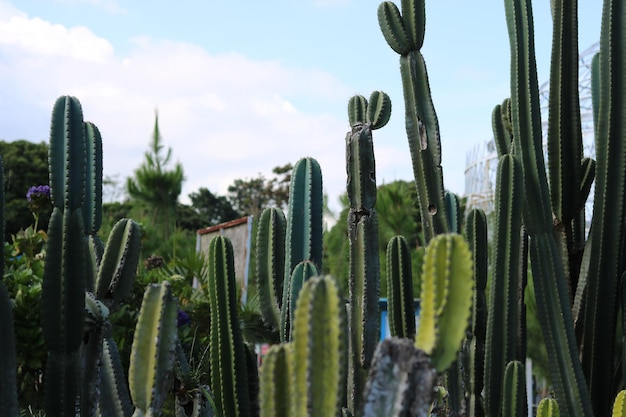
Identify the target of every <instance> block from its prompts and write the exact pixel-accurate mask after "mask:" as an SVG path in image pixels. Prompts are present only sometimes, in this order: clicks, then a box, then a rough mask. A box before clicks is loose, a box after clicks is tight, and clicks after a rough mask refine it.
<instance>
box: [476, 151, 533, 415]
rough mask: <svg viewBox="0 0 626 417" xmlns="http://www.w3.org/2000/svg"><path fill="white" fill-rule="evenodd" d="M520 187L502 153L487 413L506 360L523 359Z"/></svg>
mask: <svg viewBox="0 0 626 417" xmlns="http://www.w3.org/2000/svg"><path fill="white" fill-rule="evenodd" d="M523 187H524V186H523V179H522V172H521V167H520V165H519V162H518V161H517V160H516V159H515V157H514V156H513V155H511V154H506V155H504V156H502V157H501V158H500V161H499V164H498V170H497V173H496V201H495V206H496V208H495V215H496V219H495V232H494V242H495V244H494V260H493V263H492V271H493V275H492V279H491V283H490V287H489V298H488V299H489V305H488V310H489V311H488V315H487V333H486V343H485V373H484V375H485V384H484V387H485V411H486V412H487V415H489V416H496V415H497V414H498V410H499V408H500V406H501V401H500V399H501V398H502V389H503V388H502V382H503V379H504V373H505V367H506V366H507V363H509V362H511V361H513V360H518V361H522V360H524V359H525V352H522V349H521V345H522V343H521V341H519V340H518V338H519V334H520V332H519V328H520V327H521V317H520V314H519V311H518V298H519V296H520V292H519V282H518V280H519V276H518V274H519V261H520V232H521V229H522V206H523V204H524V202H523V197H524V194H523V191H522V190H523ZM522 293H523V292H522Z"/></svg>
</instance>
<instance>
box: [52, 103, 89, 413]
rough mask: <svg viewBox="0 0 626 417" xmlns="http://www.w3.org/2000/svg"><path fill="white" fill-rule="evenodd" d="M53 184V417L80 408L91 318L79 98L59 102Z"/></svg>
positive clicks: (54, 128) (54, 120)
mask: <svg viewBox="0 0 626 417" xmlns="http://www.w3.org/2000/svg"><path fill="white" fill-rule="evenodd" d="M50 188H51V197H52V203H53V206H54V208H53V211H52V216H51V218H50V223H49V227H48V241H47V247H46V248H47V249H46V250H47V256H46V262H45V268H44V278H43V291H42V300H41V308H42V322H43V323H42V324H43V335H44V340H45V342H46V346H47V349H48V361H47V365H46V378H47V381H55V383H54V384H53V383H50V382H49V383H47V384H46V388H45V392H46V394H45V398H46V402H45V404H46V414H47V415H48V416H51V417H53V416H63V415H74V412H75V407H76V402H77V400H78V398H79V393H80V360H79V357H80V347H81V344H82V341H83V326H84V316H85V285H86V284H85V276H86V272H87V263H86V259H87V246H86V240H85V232H84V222H83V213H82V203H83V199H84V196H85V141H84V134H83V116H82V109H81V107H80V103H79V102H78V100H76V99H75V98H73V97H61V98H60V99H58V100H57V102H56V103H55V105H54V110H53V113H52V126H51V130H50Z"/></svg>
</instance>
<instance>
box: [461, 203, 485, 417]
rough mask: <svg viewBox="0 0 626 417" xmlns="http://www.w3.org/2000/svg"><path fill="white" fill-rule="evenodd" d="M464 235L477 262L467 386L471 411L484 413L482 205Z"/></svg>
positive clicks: (477, 415) (475, 416)
mask: <svg viewBox="0 0 626 417" xmlns="http://www.w3.org/2000/svg"><path fill="white" fill-rule="evenodd" d="M465 236H466V239H467V242H468V244H469V248H470V251H471V252H472V263H473V266H474V283H475V284H474V301H473V303H472V331H471V336H470V339H469V340H468V341H467V342H466V347H467V348H466V351H465V355H466V361H465V363H467V369H466V374H467V377H466V381H467V383H466V388H467V390H468V397H469V398H468V399H469V401H468V405H467V409H468V414H469V416H470V417H480V416H484V414H485V411H484V406H483V401H482V392H483V387H484V383H483V378H484V367H485V342H486V337H487V296H486V294H485V290H486V287H487V271H488V260H487V257H488V256H487V254H488V251H489V249H488V246H487V216H486V215H485V212H484V211H482V210H481V209H472V210H470V212H469V214H468V216H467V221H466V224H465Z"/></svg>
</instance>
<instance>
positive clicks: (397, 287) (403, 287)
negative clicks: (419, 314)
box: [387, 236, 415, 338]
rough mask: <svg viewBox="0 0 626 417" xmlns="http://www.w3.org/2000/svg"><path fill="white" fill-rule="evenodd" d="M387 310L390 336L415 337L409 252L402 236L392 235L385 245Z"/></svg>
mask: <svg viewBox="0 0 626 417" xmlns="http://www.w3.org/2000/svg"><path fill="white" fill-rule="evenodd" d="M387 312H388V316H387V317H388V320H389V330H390V333H391V335H392V336H395V337H401V338H413V337H415V301H414V300H413V279H412V268H411V253H410V252H409V244H408V243H407V241H406V239H405V238H404V237H402V236H394V237H393V238H391V240H390V241H389V244H388V245H387Z"/></svg>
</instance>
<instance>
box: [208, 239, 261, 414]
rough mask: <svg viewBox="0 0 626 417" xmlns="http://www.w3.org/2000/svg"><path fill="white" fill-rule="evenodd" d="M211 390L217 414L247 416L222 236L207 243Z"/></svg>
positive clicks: (230, 262)
mask: <svg viewBox="0 0 626 417" xmlns="http://www.w3.org/2000/svg"><path fill="white" fill-rule="evenodd" d="M208 254H209V255H208V256H209V259H208V263H209V273H208V291H209V306H210V311H211V317H212V320H211V332H210V342H209V356H210V364H211V390H212V391H213V394H214V395H215V397H214V399H215V406H216V415H217V416H218V417H240V416H241V417H248V416H250V415H251V413H250V409H251V408H250V407H251V405H250V399H249V390H248V381H247V375H248V374H247V369H246V350H245V349H246V348H245V346H244V342H243V336H242V335H241V329H240V328H239V319H238V314H237V308H238V307H237V296H236V282H235V264H234V254H233V246H232V243H231V242H230V240H229V239H228V238H227V237H225V236H216V237H214V238H213V240H211V242H210V244H209V252H208Z"/></svg>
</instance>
